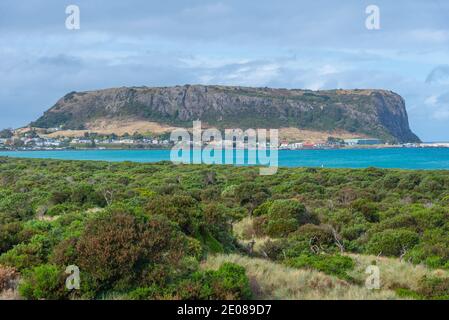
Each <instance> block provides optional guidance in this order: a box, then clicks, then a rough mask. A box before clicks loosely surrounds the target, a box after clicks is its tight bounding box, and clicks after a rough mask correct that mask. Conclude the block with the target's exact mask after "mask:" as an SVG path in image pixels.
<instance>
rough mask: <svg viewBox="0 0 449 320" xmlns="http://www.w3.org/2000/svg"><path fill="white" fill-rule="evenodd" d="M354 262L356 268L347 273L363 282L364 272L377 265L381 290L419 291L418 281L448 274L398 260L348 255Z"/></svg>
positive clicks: (448, 274)
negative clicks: (401, 289)
mask: <svg viewBox="0 0 449 320" xmlns="http://www.w3.org/2000/svg"><path fill="white" fill-rule="evenodd" d="M348 256H350V257H351V258H352V259H353V260H354V261H355V262H356V267H355V268H354V270H353V271H350V272H348V273H349V275H351V276H352V277H353V278H355V279H357V280H359V281H361V282H364V281H365V279H366V274H365V270H366V268H367V267H368V266H369V265H373V264H375V265H377V266H378V267H379V271H380V286H381V289H383V290H385V289H387V290H395V289H398V288H406V289H411V290H418V289H419V281H420V280H421V279H422V278H423V277H424V276H427V277H440V278H441V277H449V272H448V271H444V270H432V269H429V268H427V267H426V266H424V265H414V264H412V263H409V262H406V261H400V260H399V259H394V258H386V257H376V256H370V255H356V254H348Z"/></svg>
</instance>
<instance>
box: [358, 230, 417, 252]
mask: <svg viewBox="0 0 449 320" xmlns="http://www.w3.org/2000/svg"><path fill="white" fill-rule="evenodd" d="M418 242H419V235H418V234H417V233H416V232H413V231H410V230H404V229H398V230H393V229H389V230H385V231H382V232H379V233H376V234H374V235H373V236H372V237H371V239H370V241H369V242H368V244H367V251H368V252H369V253H371V254H376V255H377V254H380V253H382V254H383V255H385V256H396V257H398V256H400V255H401V254H402V253H404V250H410V249H412V248H413V247H414V246H415V245H416V244H418Z"/></svg>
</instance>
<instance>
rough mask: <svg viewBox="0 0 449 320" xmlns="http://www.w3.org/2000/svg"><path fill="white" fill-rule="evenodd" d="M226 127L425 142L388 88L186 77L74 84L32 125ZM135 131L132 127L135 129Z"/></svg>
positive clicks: (72, 128)
mask: <svg viewBox="0 0 449 320" xmlns="http://www.w3.org/2000/svg"><path fill="white" fill-rule="evenodd" d="M198 119H199V120H202V121H203V123H204V125H207V126H210V127H212V126H213V127H217V128H220V129H223V128H242V129H247V128H297V129H301V130H311V131H313V132H340V133H346V134H349V135H360V136H365V137H373V138H380V139H383V140H385V141H388V142H400V143H404V142H419V138H418V137H417V136H416V135H415V134H414V133H413V132H412V131H411V130H410V128H409V123H408V117H407V111H406V109H405V103H404V100H403V99H402V97H401V96H399V95H398V94H395V93H393V92H390V91H385V90H326V91H310V90H296V89H295V90H287V89H271V88H249V87H230V86H203V85H185V86H176V87H158V88H150V87H131V88H126V87H122V88H114V89H105V90H97V91H88V92H71V93H69V94H67V95H65V96H64V97H63V98H61V99H60V100H59V101H58V102H57V103H56V104H55V105H54V106H53V107H51V108H50V109H49V110H48V111H46V112H45V113H44V115H43V116H42V117H40V118H39V119H37V120H36V121H35V122H33V123H31V124H30V125H31V126H33V127H40V128H52V127H60V126H62V128H64V129H70V130H83V129H95V125H96V124H98V123H103V124H104V123H118V124H120V123H121V122H126V123H128V124H129V123H130V122H131V123H132V122H136V123H142V121H147V122H151V123H153V124H154V123H157V124H159V125H161V126H163V127H166V128H170V127H191V126H192V121H193V120H198ZM130 133H132V132H130Z"/></svg>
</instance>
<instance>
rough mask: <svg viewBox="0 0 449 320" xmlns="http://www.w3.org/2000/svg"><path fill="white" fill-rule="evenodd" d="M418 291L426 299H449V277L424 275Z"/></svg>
mask: <svg viewBox="0 0 449 320" xmlns="http://www.w3.org/2000/svg"><path fill="white" fill-rule="evenodd" d="M417 293H418V294H420V295H421V296H423V297H425V298H426V299H438V300H449V278H437V277H423V278H422V279H421V280H420V282H419V289H418V290H417Z"/></svg>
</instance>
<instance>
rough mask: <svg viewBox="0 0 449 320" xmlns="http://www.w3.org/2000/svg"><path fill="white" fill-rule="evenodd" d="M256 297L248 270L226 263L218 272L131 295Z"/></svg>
mask: <svg viewBox="0 0 449 320" xmlns="http://www.w3.org/2000/svg"><path fill="white" fill-rule="evenodd" d="M251 296H252V294H251V289H250V285H249V279H248V277H247V276H246V272H245V268H243V267H241V266H239V265H236V264H234V263H229V262H226V263H223V265H221V266H220V268H219V269H218V270H207V271H197V272H195V273H193V274H191V276H190V277H189V278H188V279H184V280H181V281H179V282H178V283H173V284H171V285H168V286H166V287H160V286H157V285H152V286H149V287H141V288H137V289H135V290H133V291H131V292H130V293H129V294H128V298H129V299H133V300H146V299H150V300H161V299H164V300H165V299H172V300H173V299H182V300H241V299H250V298H251Z"/></svg>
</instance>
